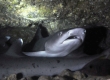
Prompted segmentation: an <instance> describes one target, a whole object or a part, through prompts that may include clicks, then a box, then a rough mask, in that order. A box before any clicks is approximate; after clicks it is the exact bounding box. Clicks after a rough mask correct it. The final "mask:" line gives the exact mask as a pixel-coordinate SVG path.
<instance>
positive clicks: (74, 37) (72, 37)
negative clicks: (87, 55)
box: [66, 36, 78, 40]
mask: <svg viewBox="0 0 110 80" xmlns="http://www.w3.org/2000/svg"><path fill="white" fill-rule="evenodd" d="M68 39H78V37H77V36H70V37H68V38H67V39H66V40H68Z"/></svg>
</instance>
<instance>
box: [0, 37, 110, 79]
mask: <svg viewBox="0 0 110 80" xmlns="http://www.w3.org/2000/svg"><path fill="white" fill-rule="evenodd" d="M22 45H23V40H22V39H17V40H16V41H15V42H13V44H12V45H11V47H10V48H9V50H8V51H7V52H6V53H4V54H3V55H1V56H0V79H2V78H4V77H5V76H8V75H10V74H18V73H22V74H23V76H24V77H31V76H40V75H55V74H59V73H60V72H61V71H63V70H65V69H70V70H72V71H76V70H80V69H82V68H83V67H84V66H85V65H86V64H87V63H89V62H90V61H92V60H94V59H97V58H99V57H101V56H103V55H108V54H109V52H110V50H109V49H108V50H106V51H105V52H103V53H102V54H98V55H92V56H85V57H80V58H67V57H28V56H25V55H23V54H22V52H21V48H22Z"/></svg>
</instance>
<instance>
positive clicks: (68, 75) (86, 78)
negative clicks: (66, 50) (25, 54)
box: [2, 70, 110, 80]
mask: <svg viewBox="0 0 110 80" xmlns="http://www.w3.org/2000/svg"><path fill="white" fill-rule="evenodd" d="M2 80H110V76H109V75H108V76H91V75H86V74H83V73H81V72H80V71H75V72H72V71H70V70H64V71H62V72H61V73H59V74H58V75H56V76H45V75H44V76H43V75H42V76H39V77H36V76H34V77H23V76H21V75H16V74H11V75H9V76H7V77H5V78H4V79H2Z"/></svg>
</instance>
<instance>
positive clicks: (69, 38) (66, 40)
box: [61, 35, 82, 44]
mask: <svg viewBox="0 0 110 80" xmlns="http://www.w3.org/2000/svg"><path fill="white" fill-rule="evenodd" d="M73 39H77V40H79V41H81V42H82V39H81V37H79V36H76V35H75V36H69V37H68V38H67V39H65V40H64V41H63V42H62V43H64V42H68V41H71V40H73ZM62 43H61V44H62Z"/></svg>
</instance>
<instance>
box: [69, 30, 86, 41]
mask: <svg viewBox="0 0 110 80" xmlns="http://www.w3.org/2000/svg"><path fill="white" fill-rule="evenodd" d="M85 34H86V30H85V29H83V28H76V29H73V30H69V31H68V36H69V37H68V38H69V39H71V38H72V39H80V40H81V41H83V40H84V38H85Z"/></svg>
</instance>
